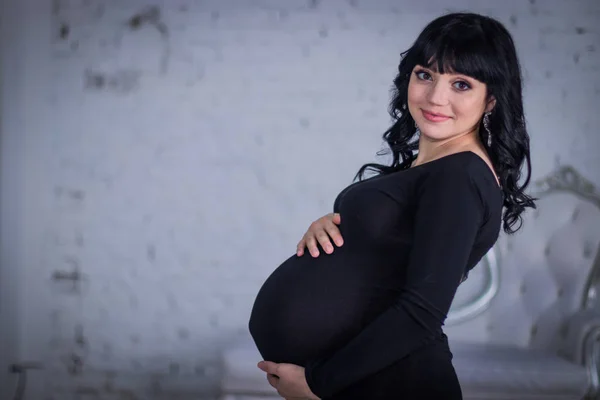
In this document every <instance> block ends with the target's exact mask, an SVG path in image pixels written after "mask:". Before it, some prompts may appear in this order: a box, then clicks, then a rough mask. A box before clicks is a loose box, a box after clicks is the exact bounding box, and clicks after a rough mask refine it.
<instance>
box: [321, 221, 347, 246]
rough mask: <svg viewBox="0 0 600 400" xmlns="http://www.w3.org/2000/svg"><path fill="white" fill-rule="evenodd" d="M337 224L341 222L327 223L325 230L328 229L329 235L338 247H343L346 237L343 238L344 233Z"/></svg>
mask: <svg viewBox="0 0 600 400" xmlns="http://www.w3.org/2000/svg"><path fill="white" fill-rule="evenodd" d="M337 225H339V224H335V222H334V223H329V224H327V225H325V230H326V231H327V235H328V236H329V237H330V238H331V240H333V243H335V245H336V246H337V247H341V246H342V245H343V244H344V239H343V238H342V233H341V232H340V229H339V228H338V227H337ZM332 251H333V249H332Z"/></svg>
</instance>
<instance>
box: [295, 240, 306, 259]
mask: <svg viewBox="0 0 600 400" xmlns="http://www.w3.org/2000/svg"><path fill="white" fill-rule="evenodd" d="M305 247H306V241H305V240H304V237H302V240H300V241H299V242H298V245H296V255H297V256H298V257H300V256H302V255H303V254H304V248H305Z"/></svg>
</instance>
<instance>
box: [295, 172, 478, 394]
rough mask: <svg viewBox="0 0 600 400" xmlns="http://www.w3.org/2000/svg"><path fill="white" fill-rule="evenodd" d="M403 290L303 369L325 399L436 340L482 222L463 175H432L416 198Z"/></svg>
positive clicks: (473, 187)
mask: <svg viewBox="0 0 600 400" xmlns="http://www.w3.org/2000/svg"><path fill="white" fill-rule="evenodd" d="M417 196H418V198H417V205H416V215H415V220H414V237H413V244H412V248H411V251H410V257H409V265H408V269H407V280H406V285H405V286H404V287H403V288H402V290H401V292H400V295H399V296H398V298H397V299H396V300H395V302H394V303H393V305H392V306H391V307H389V308H388V309H387V310H386V311H384V312H383V313H382V314H380V315H379V316H378V317H377V318H376V319H375V320H373V321H372V322H371V323H370V324H369V325H368V326H366V327H365V328H364V329H363V330H362V331H361V332H360V333H359V334H358V335H357V336H356V337H354V338H353V339H352V340H351V341H350V342H349V343H348V344H347V345H345V346H344V347H343V348H341V349H340V350H338V351H337V352H335V353H334V354H333V355H332V356H331V357H329V358H326V359H321V360H318V361H315V362H313V363H310V364H308V365H306V370H305V374H306V380H307V382H308V385H309V386H310V388H311V390H312V391H313V392H314V393H315V394H317V395H318V396H319V397H321V398H323V397H327V396H331V395H332V394H334V393H336V392H338V391H340V390H342V389H344V388H346V387H347V386H349V385H351V384H353V383H355V382H358V381H359V380H361V379H363V378H365V377H367V376H369V375H371V374H375V373H377V371H379V370H381V369H383V368H385V367H387V366H389V365H391V364H393V363H394V362H396V361H398V360H399V359H401V358H403V357H405V356H407V355H408V354H410V353H411V352H412V351H414V350H416V349H417V348H419V347H421V346H422V345H424V344H426V343H427V342H429V341H431V340H432V339H433V338H434V337H435V336H436V335H439V333H440V332H441V328H442V325H443V323H444V320H445V319H446V315H447V313H448V311H449V309H450V306H451V303H452V300H453V298H454V295H455V293H456V290H457V288H458V285H459V283H460V281H461V278H462V276H463V273H464V272H465V268H466V266H467V264H468V261H469V257H470V255H471V251H472V249H473V245H474V243H475V240H476V237H477V233H478V231H479V229H480V227H481V225H482V224H483V220H484V214H485V212H484V202H483V199H482V196H481V193H480V191H479V190H478V187H477V184H476V183H475V182H474V180H473V178H472V177H471V175H470V174H469V172H468V171H467V170H466V169H465V168H457V169H455V168H448V169H436V170H432V171H430V175H429V176H428V177H427V178H426V179H424V180H423V182H422V183H421V186H420V187H419V189H418V194H417Z"/></svg>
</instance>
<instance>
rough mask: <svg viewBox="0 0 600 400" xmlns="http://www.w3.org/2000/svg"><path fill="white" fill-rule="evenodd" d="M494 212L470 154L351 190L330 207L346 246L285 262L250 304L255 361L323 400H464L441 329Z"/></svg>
mask: <svg viewBox="0 0 600 400" xmlns="http://www.w3.org/2000/svg"><path fill="white" fill-rule="evenodd" d="M502 204H503V196H502V191H501V190H500V188H499V187H498V184H497V182H496V179H495V177H494V175H493V173H492V171H491V170H490V168H489V167H488V166H487V164H486V163H485V161H483V159H481V158H480V157H479V156H478V155H476V154H475V153H473V152H469V151H465V152H460V153H455V154H452V155H449V156H445V157H443V158H440V159H437V160H434V161H430V162H428V163H425V164H422V165H419V166H416V167H413V168H410V169H406V170H402V171H398V172H394V173H391V174H387V175H380V176H376V177H374V178H370V179H367V180H364V181H362V182H357V183H354V184H352V185H350V186H348V187H347V188H345V189H344V190H343V191H342V192H341V193H340V194H339V195H338V197H337V198H336V200H335V202H334V211H335V212H339V213H340V215H341V224H340V226H339V228H340V231H341V234H342V236H343V238H344V245H343V246H342V247H339V248H335V250H334V252H333V253H332V254H326V253H324V252H323V251H321V254H320V256H319V257H317V258H313V257H312V256H311V255H310V254H308V252H305V254H304V255H302V256H300V257H298V256H296V255H293V256H291V257H290V258H288V259H287V260H286V261H285V262H283V264H281V265H280V266H279V267H278V268H277V269H275V270H274V271H273V273H272V274H271V275H270V276H269V277H268V278H267V280H266V281H265V282H264V284H263V286H262V287H261V289H260V291H259V293H258V295H257V297H256V299H255V303H254V305H253V308H252V313H251V316H250V321H249V329H250V333H251V335H252V337H253V339H254V341H255V343H256V346H257V348H258V350H259V351H260V353H261V355H262V357H263V359H264V360H268V361H274V362H277V363H292V364H297V365H301V366H303V367H305V373H306V380H307V382H308V384H309V386H310V388H311V390H312V391H313V392H314V393H315V394H316V395H318V396H319V397H321V398H322V399H402V400H417V399H430V398H438V399H449V400H453V399H461V398H462V396H461V390H460V385H459V382H458V380H457V377H456V374H455V371H454V368H453V366H452V361H451V360H452V354H451V353H450V350H449V347H448V343H447V338H446V335H445V334H444V332H443V329H442V327H443V324H444V320H445V319H446V315H447V313H448V311H449V309H450V306H451V303H452V300H453V298H454V295H455V293H456V289H457V288H458V285H459V284H460V282H461V281H462V279H464V278H465V277H466V275H467V274H468V272H469V270H470V269H472V268H473V267H474V266H475V265H476V264H477V263H478V262H479V261H480V260H481V258H482V257H483V256H484V255H485V253H486V252H487V251H488V250H489V249H490V248H491V247H492V246H493V245H494V243H495V242H496V240H497V238H498V235H499V232H500V227H501V216H502V215H501V213H502Z"/></svg>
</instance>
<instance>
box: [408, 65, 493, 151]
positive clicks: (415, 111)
mask: <svg viewBox="0 0 600 400" xmlns="http://www.w3.org/2000/svg"><path fill="white" fill-rule="evenodd" d="M486 97H487V90H486V85H485V83H483V82H479V81H477V80H476V79H473V78H471V77H469V76H466V75H461V74H453V73H445V74H438V73H437V72H435V71H433V70H431V69H428V68H425V67H422V66H420V65H417V66H416V67H415V68H414V69H413V71H412V73H411V76H410V81H409V84H408V109H409V111H410V114H411V115H412V117H413V119H414V120H415V122H416V123H417V125H418V127H419V129H420V130H421V136H425V137H426V138H427V139H429V140H431V141H442V142H445V141H447V140H448V139H452V138H454V137H458V136H461V135H463V134H466V133H470V132H474V131H476V130H477V129H478V127H479V123H480V121H481V118H482V116H483V113H484V112H486V111H490V110H491V109H492V108H493V106H494V104H495V101H494V100H492V101H490V102H488V101H486Z"/></svg>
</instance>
